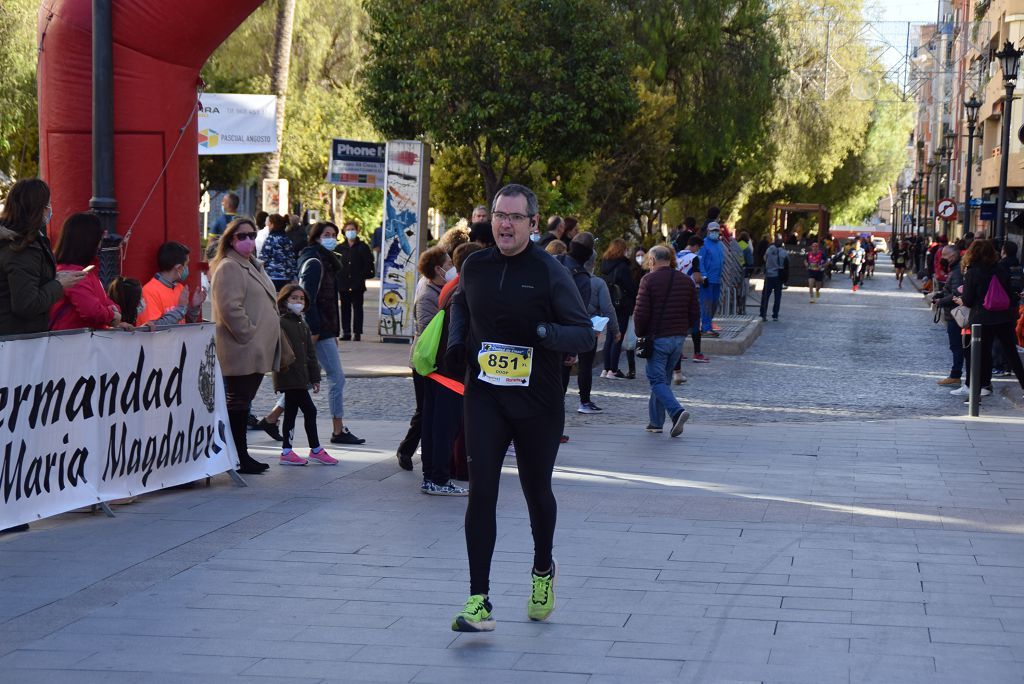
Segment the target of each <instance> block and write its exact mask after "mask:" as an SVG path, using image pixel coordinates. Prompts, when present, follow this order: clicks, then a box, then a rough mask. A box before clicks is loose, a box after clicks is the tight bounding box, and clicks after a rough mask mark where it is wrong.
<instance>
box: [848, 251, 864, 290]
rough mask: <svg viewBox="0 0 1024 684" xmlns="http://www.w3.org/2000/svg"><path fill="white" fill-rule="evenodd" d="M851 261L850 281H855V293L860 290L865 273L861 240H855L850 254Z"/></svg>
mask: <svg viewBox="0 0 1024 684" xmlns="http://www.w3.org/2000/svg"><path fill="white" fill-rule="evenodd" d="M848 256H849V259H850V280H852V281H853V291H854V292H856V291H857V290H858V289H860V283H861V278H862V276H863V273H864V248H863V247H861V246H860V240H854V242H853V247H851V248H850V252H849V255H848Z"/></svg>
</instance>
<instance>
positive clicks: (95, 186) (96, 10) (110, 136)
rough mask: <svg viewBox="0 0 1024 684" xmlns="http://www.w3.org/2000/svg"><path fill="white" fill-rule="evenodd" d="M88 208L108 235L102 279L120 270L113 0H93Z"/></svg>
mask: <svg viewBox="0 0 1024 684" xmlns="http://www.w3.org/2000/svg"><path fill="white" fill-rule="evenodd" d="M89 208H90V209H91V210H92V211H93V213H95V214H96V215H97V216H99V218H100V222H101V224H102V225H103V228H104V230H105V231H106V235H105V237H104V238H103V242H102V245H101V247H100V274H99V275H100V279H101V280H102V281H103V282H104V283H109V282H110V281H111V280H112V279H113V278H114V277H115V276H117V275H119V273H120V270H121V259H120V253H119V248H120V245H121V236H120V235H118V234H117V213H118V212H117V199H116V198H115V197H114V18H113V0H92V197H91V198H90V199H89Z"/></svg>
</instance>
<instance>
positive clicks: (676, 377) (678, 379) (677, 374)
mask: <svg viewBox="0 0 1024 684" xmlns="http://www.w3.org/2000/svg"><path fill="white" fill-rule="evenodd" d="M684 382H686V376H685V375H683V373H682V372H681V371H673V373H672V384H674V385H682V384H683V383H684Z"/></svg>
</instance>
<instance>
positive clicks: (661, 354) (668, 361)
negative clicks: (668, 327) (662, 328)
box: [647, 335, 684, 427]
mask: <svg viewBox="0 0 1024 684" xmlns="http://www.w3.org/2000/svg"><path fill="white" fill-rule="evenodd" d="M683 339H684V338H683V336H682V335H677V336H675V337H657V338H655V340H654V354H652V355H651V358H649V359H647V381H648V382H649V383H651V398H650V399H649V400H648V401H647V413H648V418H649V420H650V423H649V424H650V425H657V426H659V427H661V426H662V425H664V424H665V412H666V411H667V412H668V415H669V417H671V416H674V415H675V414H676V413H678V412H679V411H682V410H683V407H682V405H681V404H680V403H679V400H678V399H676V397H675V395H674V394H672V388H671V386H669V384H668V383H669V380H670V379H671V377H672V369H673V368H675V365H676V363H677V362H678V361H679V355H680V354H682V353H683Z"/></svg>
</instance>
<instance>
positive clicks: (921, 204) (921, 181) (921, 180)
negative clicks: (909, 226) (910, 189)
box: [913, 171, 928, 237]
mask: <svg viewBox="0 0 1024 684" xmlns="http://www.w3.org/2000/svg"><path fill="white" fill-rule="evenodd" d="M924 189H925V172H924V171H922V172H921V173H920V174H918V225H916V226H914V227H915V228H916V230H914V231H913V232H914V234H916V236H919V237H920V236H921V232H922V230H923V229H924V226H925V203H926V202H928V196H927V195H926V196H924V197H922V195H921V191H922V190H924Z"/></svg>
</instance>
